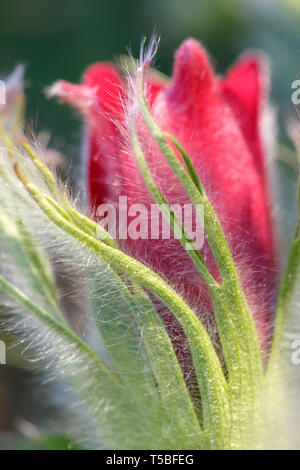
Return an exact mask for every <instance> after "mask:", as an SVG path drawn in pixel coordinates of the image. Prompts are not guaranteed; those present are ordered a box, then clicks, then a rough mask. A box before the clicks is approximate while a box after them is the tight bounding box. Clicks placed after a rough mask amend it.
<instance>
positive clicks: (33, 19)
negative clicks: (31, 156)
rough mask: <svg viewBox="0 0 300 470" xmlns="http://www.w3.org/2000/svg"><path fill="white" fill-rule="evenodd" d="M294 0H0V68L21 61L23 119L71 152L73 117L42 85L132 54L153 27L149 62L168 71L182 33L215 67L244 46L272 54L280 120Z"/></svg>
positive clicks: (290, 65)
mask: <svg viewBox="0 0 300 470" xmlns="http://www.w3.org/2000/svg"><path fill="white" fill-rule="evenodd" d="M299 5H300V2H299V1H298V0H294V1H293V0H289V1H285V0H210V1H209V2H208V1H205V0H1V1H0V71H2V74H3V75H4V74H5V73H7V72H9V71H10V70H11V69H12V68H13V67H14V66H15V65H16V64H17V63H20V62H22V63H24V64H25V65H26V67H27V72H26V85H27V95H28V110H27V113H28V118H29V123H30V125H31V126H32V127H33V129H34V130H40V129H43V130H46V131H48V132H50V133H51V135H52V137H53V143H54V145H55V146H56V147H58V148H59V149H61V150H63V151H64V152H65V153H68V154H69V155H72V156H73V157H74V156H77V155H78V150H77V149H78V145H79V142H80V133H79V129H80V124H79V121H78V120H77V119H76V118H75V114H74V113H73V112H72V111H70V110H69V109H68V108H67V107H61V106H58V105H57V104H56V103H55V102H54V101H47V99H46V98H45V95H44V89H45V87H46V86H48V85H49V84H51V83H52V82H54V81H55V80H57V79H58V78H65V79H67V80H71V81H75V82H77V81H79V80H80V77H81V75H82V72H83V71H84V69H85V68H86V67H87V66H88V65H89V64H90V63H92V62H94V61H102V60H114V58H115V57H116V56H118V55H119V54H124V53H126V52H127V48H130V50H131V51H132V52H133V54H134V55H137V53H138V50H139V45H140V41H141V37H142V35H143V34H146V35H148V36H149V35H151V33H152V31H153V28H154V27H156V28H157V31H158V32H159V34H160V35H161V46H160V49H159V54H158V57H157V61H156V65H157V66H158V67H159V68H160V70H161V71H163V72H165V73H168V74H170V73H171V70H172V61H173V54H174V51H175V49H176V48H177V47H178V46H179V44H180V43H181V42H182V41H183V40H184V39H185V38H186V37H188V36H194V37H195V38H197V39H199V40H201V41H202V42H203V44H204V45H205V46H206V47H207V49H208V50H209V52H210V54H211V56H212V57H213V59H214V61H215V64H216V66H217V69H218V71H219V72H220V73H222V72H224V71H225V70H226V68H227V67H228V66H229V65H230V64H231V63H232V62H233V61H234V60H235V58H236V56H237V55H238V54H239V53H241V52H242V51H244V50H245V49H251V48H259V49H262V50H263V51H265V52H266V53H267V54H268V55H269V56H270V58H271V63H272V72H273V92H272V93H273V97H274V98H275V99H276V101H277V103H280V105H281V109H282V113H281V118H282V119H281V123H282V122H283V118H284V116H285V114H288V113H290V112H291V109H292V106H291V102H290V94H291V91H290V87H291V83H292V81H293V80H295V79H296V78H297V73H298V67H299V64H300V48H299V30H300V28H299V25H300V8H299Z"/></svg>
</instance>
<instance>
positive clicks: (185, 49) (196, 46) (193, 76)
mask: <svg viewBox="0 0 300 470" xmlns="http://www.w3.org/2000/svg"><path fill="white" fill-rule="evenodd" d="M212 84H213V71H212V67H211V64H210V61H209V57H208V55H207V52H206V50H205V49H204V47H203V46H202V45H201V44H200V43H199V42H198V41H196V40H195V39H192V38H190V39H187V40H186V41H184V42H183V43H182V45H181V46H180V47H179V49H178V50H177V52H176V55H175V65H174V78H173V83H172V85H171V88H170V90H169V97H170V99H172V100H175V101H176V102H177V103H179V102H181V103H182V104H183V103H186V104H187V103H189V102H195V100H198V98H200V97H201V95H204V94H205V93H206V92H207V91H208V90H209V89H210V88H211V86H212ZM199 95H200V96H199Z"/></svg>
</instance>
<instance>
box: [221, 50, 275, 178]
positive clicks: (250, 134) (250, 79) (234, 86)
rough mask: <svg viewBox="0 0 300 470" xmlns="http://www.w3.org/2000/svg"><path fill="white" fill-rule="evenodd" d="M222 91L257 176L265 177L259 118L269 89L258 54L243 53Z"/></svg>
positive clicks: (265, 68)
mask: <svg viewBox="0 0 300 470" xmlns="http://www.w3.org/2000/svg"><path fill="white" fill-rule="evenodd" d="M222 88H223V96H224V98H225V99H226V101H227V103H228V104H229V105H230V107H231V109H232V111H233V113H234V115H235V117H236V119H237V121H238V123H239V125H240V128H241V130H242V132H243V134H244V137H245V140H246V142H247V144H248V146H249V148H250V150H251V152H252V154H253V156H254V160H255V164H256V165H257V167H258V170H259V174H260V175H261V176H262V177H263V178H265V161H264V154H263V143H262V136H261V131H260V127H261V126H260V118H261V112H262V111H263V109H264V106H265V105H266V100H267V95H268V89H269V71H268V66H267V61H266V59H265V58H264V57H263V56H262V55H260V54H258V53H251V54H245V55H244V56H243V57H242V58H241V59H240V60H239V61H238V62H237V63H236V64H235V65H234V66H233V67H232V68H231V69H230V70H229V72H228V73H227V75H226V77H225V78H224V80H223V83H222Z"/></svg>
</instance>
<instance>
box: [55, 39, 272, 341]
mask: <svg viewBox="0 0 300 470" xmlns="http://www.w3.org/2000/svg"><path fill="white" fill-rule="evenodd" d="M51 92H52V94H55V95H58V96H59V97H60V98H61V99H62V100H63V101H65V102H68V103H70V104H71V105H73V106H75V107H76V108H77V109H79V110H80V111H81V113H82V114H83V116H84V118H85V122H86V125H87V127H86V132H87V136H86V146H85V161H86V166H87V186H88V190H89V201H90V205H91V208H92V209H93V208H94V207H95V206H98V205H99V204H102V203H105V202H113V203H115V204H117V203H118V198H119V196H127V197H128V204H132V203H144V204H146V205H149V204H150V203H151V198H150V195H149V193H148V191H147V189H146V186H145V184H144V182H143V180H142V178H141V175H140V173H139V170H138V168H137V164H136V162H135V158H134V156H133V155H132V150H131V146H130V143H129V142H128V138H127V136H126V132H125V131H124V130H126V128H127V126H128V123H127V119H126V114H125V113H124V102H126V100H127V98H128V95H130V93H131V92H130V90H129V86H128V84H127V83H126V81H125V80H124V78H123V77H122V75H121V73H120V72H119V70H118V69H117V68H116V67H115V66H113V65H110V64H95V65H93V66H92V67H90V68H89V69H88V70H87V72H86V73H85V75H84V78H83V84H82V85H71V84H67V83H66V82H58V84H56V85H54V87H53V88H52V91H51ZM267 93H268V70H267V69H266V67H265V64H264V59H263V58H262V57H261V56H260V55H258V54H251V55H246V56H244V57H243V58H242V59H240V60H239V61H238V62H237V64H236V65H235V66H234V67H233V68H232V69H231V70H230V71H229V72H228V74H227V76H226V77H225V78H224V79H220V78H219V77H218V76H216V75H215V73H214V71H213V68H212V66H211V64H210V61H209V59H208V56H207V54H206V51H205V50H204V49H203V47H202V46H201V45H200V44H199V43H198V42H196V41H195V40H193V39H188V40H187V41H185V42H184V43H183V44H182V46H181V47H180V48H179V50H178V51H177V53H176V56H175V66H174V74H173V78H172V79H171V80H170V81H168V80H164V79H162V78H158V77H156V76H154V75H153V74H149V76H148V78H147V99H148V102H149V105H150V108H151V111H152V113H153V115H154V118H155V120H156V122H157V123H158V125H159V126H160V127H161V128H162V130H163V131H166V132H168V133H171V134H173V135H174V136H175V137H176V139H177V140H178V141H179V142H180V143H181V145H182V146H183V147H184V148H185V150H186V151H187V152H188V153H189V155H190V156H191V159H192V161H193V164H194V166H195V168H196V170H197V172H198V174H199V176H200V178H201V181H202V183H203V186H204V188H205V190H206V192H207V194H208V197H209V199H210V201H211V203H212V205H213V207H214V209H215V211H216V213H217V215H218V218H219V220H220V221H221V224H222V226H223V229H224V231H225V234H226V238H227V241H228V244H229V246H230V248H231V251H232V254H233V256H234V259H235V262H236V265H237V267H238V270H239V274H240V277H241V281H242V285H243V287H244V290H245V292H246V296H247V299H248V302H249V305H250V307H251V309H252V312H253V315H254V317H255V320H256V324H257V327H258V331H259V334H260V337H261V341H262V345H263V347H264V348H266V347H267V341H268V340H269V335H270V331H271V328H272V318H273V305H274V300H275V298H274V297H275V296H276V286H277V267H276V262H275V245H274V233H273V232H274V230H273V229H272V222H271V200H270V191H269V183H268V171H267V165H266V148H265V145H264V140H263V134H262V122H263V114H264V112H265V109H266V106H267V103H266V101H267ZM139 134H140V138H141V141H142V144H143V146H144V148H145V153H146V154H147V159H148V163H149V166H150V168H151V171H152V173H153V176H154V178H155V181H156V183H157V185H158V187H159V188H160V190H161V191H162V192H163V194H164V195H165V197H166V199H167V200H168V202H169V203H170V204H174V203H178V202H179V203H181V204H182V203H188V202H189V201H188V199H187V197H186V195H185V193H184V191H183V189H182V188H181V186H180V184H179V183H178V181H177V180H176V178H175V176H174V175H173V173H172V171H171V170H170V168H169V167H168V165H167V163H166V161H165V160H164V157H163V156H162V154H161V153H160V151H159V150H158V148H157V146H156V145H155V143H154V142H153V139H152V137H151V135H150V133H149V131H148V130H147V129H146V126H145V125H144V124H143V123H142V122H141V123H140V124H139ZM124 246H125V249H127V251H129V252H131V253H132V254H133V255H134V256H135V257H137V258H139V259H141V260H143V261H144V262H146V263H148V264H149V265H151V266H152V267H153V268H154V269H155V270H156V271H158V272H159V273H161V274H162V275H163V276H164V277H165V278H166V279H168V280H169V282H170V284H172V285H173V286H174V287H175V288H176V289H178V290H179V291H180V292H181V293H182V295H183V296H184V297H185V299H186V300H187V301H188V302H189V304H190V305H191V306H192V307H193V308H194V309H195V310H196V311H197V312H198V313H199V315H202V316H203V315H204V317H206V321H208V316H207V314H206V313H207V312H210V313H212V307H211V302H210V299H209V295H208V292H207V290H206V289H205V288H204V284H203V282H202V280H201V279H200V275H199V274H198V272H197V271H196V269H195V268H194V266H193V264H192V263H191V261H190V259H189V258H188V256H187V254H186V252H185V251H184V250H183V249H182V248H181V246H180V244H179V242H178V241H177V240H153V239H152V240H151V239H149V240H136V241H134V240H127V241H124ZM201 252H202V254H203V256H204V258H205V260H206V262H207V264H208V266H209V269H210V271H211V273H212V274H213V276H214V277H215V278H216V279H218V278H219V274H218V269H217V267H216V264H215V262H214V260H213V257H212V254H211V251H210V249H209V247H208V245H207V243H205V244H204V247H203V249H202V250H201ZM210 317H211V315H210ZM167 321H168V319H167ZM171 328H172V325H171ZM175 334H176V331H175Z"/></svg>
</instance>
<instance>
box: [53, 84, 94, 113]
mask: <svg viewBox="0 0 300 470" xmlns="http://www.w3.org/2000/svg"><path fill="white" fill-rule="evenodd" d="M96 92H97V90H96V89H95V88H92V87H88V86H86V85H74V84H73V83H70V82H67V81H65V80H59V81H57V82H55V83H54V84H53V85H51V86H50V87H48V88H47V89H46V94H47V97H48V98H59V100H61V101H62V102H63V103H67V104H70V105H71V106H73V107H75V108H77V109H79V110H80V111H85V110H86V109H88V108H90V107H91V106H92V105H93V104H94V103H95V99H96Z"/></svg>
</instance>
